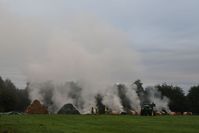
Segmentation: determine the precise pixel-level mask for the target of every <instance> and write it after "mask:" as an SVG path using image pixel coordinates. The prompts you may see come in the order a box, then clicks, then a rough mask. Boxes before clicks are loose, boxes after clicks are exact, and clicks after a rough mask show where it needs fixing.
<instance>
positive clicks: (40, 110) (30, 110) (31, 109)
mask: <svg viewBox="0 0 199 133" xmlns="http://www.w3.org/2000/svg"><path fill="white" fill-rule="evenodd" d="M25 113H27V114H48V109H47V107H45V106H44V105H42V104H41V103H40V101H39V100H34V101H33V103H32V104H31V105H29V106H28V107H27V108H26V110H25Z"/></svg>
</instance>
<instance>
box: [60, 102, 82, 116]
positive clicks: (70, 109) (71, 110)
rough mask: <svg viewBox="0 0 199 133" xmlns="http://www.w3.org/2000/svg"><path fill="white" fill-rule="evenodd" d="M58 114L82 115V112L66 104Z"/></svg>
mask: <svg viewBox="0 0 199 133" xmlns="http://www.w3.org/2000/svg"><path fill="white" fill-rule="evenodd" d="M57 114H78V115H79V114H80V112H79V111H78V110H77V109H76V108H75V107H74V106H73V105H72V104H70V103H69V104H65V105H64V106H63V107H62V108H61V109H60V110H59V111H58V112H57Z"/></svg>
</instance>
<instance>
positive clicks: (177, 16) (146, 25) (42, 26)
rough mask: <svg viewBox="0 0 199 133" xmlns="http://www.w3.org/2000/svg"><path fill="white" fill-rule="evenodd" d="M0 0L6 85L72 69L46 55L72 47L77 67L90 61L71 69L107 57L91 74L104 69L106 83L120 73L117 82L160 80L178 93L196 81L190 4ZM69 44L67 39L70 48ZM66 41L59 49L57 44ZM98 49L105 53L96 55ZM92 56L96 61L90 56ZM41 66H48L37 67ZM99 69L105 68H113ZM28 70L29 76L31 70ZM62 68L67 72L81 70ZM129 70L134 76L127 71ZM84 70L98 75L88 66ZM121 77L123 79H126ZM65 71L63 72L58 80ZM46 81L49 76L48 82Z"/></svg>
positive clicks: (197, 19)
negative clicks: (106, 74) (176, 89)
mask: <svg viewBox="0 0 199 133" xmlns="http://www.w3.org/2000/svg"><path fill="white" fill-rule="evenodd" d="M0 1H1V2H0V60H1V63H0V75H1V76H3V78H10V79H12V80H13V81H14V83H16V85H17V86H18V87H19V88H23V87H24V86H25V83H26V81H27V80H29V79H30V77H31V74H32V75H34V74H35V73H39V74H35V75H37V76H36V77H38V76H39V77H40V76H42V75H45V74H46V73H49V71H56V70H57V69H60V70H62V68H60V67H53V68H51V69H50V70H49V71H45V70H46V68H48V66H53V65H55V64H56V65H58V66H59V65H60V66H66V67H65V69H66V68H67V66H68V64H67V63H69V64H71V63H74V62H73V61H68V60H70V59H68V58H64V59H65V60H62V59H61V58H60V57H59V56H57V55H59V54H60V56H61V53H60V52H57V53H56V52H52V51H53V50H57V51H60V49H65V48H66V49H67V50H66V52H67V53H70V51H73V50H74V51H76V48H77V49H78V50H79V53H81V52H82V54H79V55H78V54H77V57H76V56H75V58H80V61H79V60H77V61H78V62H81V61H82V62H86V61H88V62H90V64H89V63H88V64H85V63H78V65H80V66H81V65H82V66H83V67H88V66H90V65H91V66H92V63H94V64H96V61H94V60H97V59H102V60H103V59H105V58H104V57H103V55H104V56H105V55H106V54H107V56H108V59H107V60H106V61H104V60H103V61H102V62H101V63H104V65H101V66H100V68H98V69H99V70H104V71H105V72H106V73H109V70H110V71H111V73H110V74H109V76H110V75H111V76H110V77H111V78H112V77H114V76H120V75H121V77H120V78H118V79H120V80H121V81H124V82H125V81H130V79H132V80H135V79H141V80H142V81H143V82H144V84H145V85H155V84H158V83H164V82H167V83H169V84H173V85H179V86H181V87H183V88H184V89H188V88H189V87H190V86H192V85H196V84H198V83H199V52H198V51H199V8H198V6H199V1H198V0H0ZM71 27H72V28H71ZM88 29H89V30H88ZM96 32H97V33H96ZM98 32H100V33H98ZM93 34H95V35H93ZM55 36H56V37H55ZM57 36H58V37H57ZM60 36H61V37H60ZM69 36H70V37H69ZM121 36H122V37H121ZM66 38H70V39H66ZM71 38H72V39H71ZM62 39H63V41H60V40H62ZM88 39H90V40H89V41H88ZM69 40H70V41H71V40H73V41H72V43H70V41H69ZM74 40H75V42H77V40H78V44H77V45H76V43H75V44H73V43H74ZM59 41H60V44H59ZM52 43H53V44H52ZM54 43H55V44H56V45H55V44H54ZM66 43H67V47H66V46H62V45H65V44H66ZM69 43H70V44H69ZM85 43H86V44H85ZM110 43H112V44H110ZM117 43H118V45H117ZM61 44H62V45H61ZM121 44H124V46H123V45H121ZM70 45H71V46H70ZM72 45H73V46H72ZM74 45H75V46H77V47H74ZM57 47H59V49H57ZM116 47H117V48H116ZM49 49H50V50H49ZM52 49H53V50H52ZM70 49H71V50H70ZM82 49H86V50H85V51H83V50H82ZM109 49H112V50H109ZM121 49H122V50H121ZM126 49H128V50H126ZM78 50H77V51H78ZM100 50H101V51H106V50H107V51H109V52H110V53H109V52H107V53H106V52H105V53H106V54H104V53H103V52H101V53H100V54H99V51H100ZM120 50H121V51H120ZM49 51H50V52H49ZM77 53H78V52H77ZM83 53H84V54H83ZM88 53H89V54H88ZM116 53H117V54H118V55H122V56H118V55H117V54H116ZM131 53H133V54H131ZM54 54H55V55H54ZM56 54H57V55H56ZM69 55H70V56H71V55H73V53H71V54H69ZM82 55H84V56H83V57H82ZM95 55H97V56H96V58H93V56H95ZM99 55H100V56H99ZM64 56H66V55H65V54H64ZM73 57H74V55H73ZM109 57H110V58H109ZM88 58H89V59H88ZM126 58H129V59H128V60H126ZM58 59H60V60H61V61H57V60H58ZM87 59H88V60H87ZM117 59H118V60H117ZM52 60H56V61H52ZM113 60H116V61H118V62H121V63H123V64H122V66H120V67H115V66H118V63H116V61H113ZM124 60H125V61H124ZM48 61H50V62H51V63H49V64H48V63H43V62H48ZM62 62H67V63H66V64H62ZM99 62H100V61H99ZM107 62H108V63H107ZM110 62H111V63H110ZM129 62H130V63H129ZM131 62H133V63H131ZM107 65H113V66H112V68H115V69H114V70H112V69H110V66H109V67H107ZM114 65H115V66H114ZM125 65H126V66H125ZM127 65H128V66H127ZM35 66H36V68H37V70H32V69H35ZM38 66H39V67H38ZM94 66H95V65H94ZM96 66H99V64H98V65H96ZM96 66H95V67H96ZM70 67H71V69H70V71H77V70H81V71H84V70H87V69H86V68H85V69H82V68H79V67H77V68H76V67H75V69H74V68H73V67H74V66H70ZM70 67H69V68H70ZM39 68H42V69H41V70H40V69H39ZM72 68H73V69H72ZM131 68H132V69H134V70H132V71H131ZM38 69H39V70H38ZM43 69H44V70H43ZM89 69H91V70H93V71H97V70H98V69H93V67H89ZM120 70H121V71H120ZM43 71H45V72H44V73H42V72H43ZM128 71H130V74H126V73H128ZM91 72H92V71H91ZM58 73H61V72H58ZM68 73H70V72H69V71H65V72H63V74H65V75H67V74H68ZM112 73H119V74H118V75H114V74H112ZM81 74H86V75H87V74H88V73H81ZM125 74H126V77H125ZM53 75H56V74H54V73H52V74H51V75H49V76H53ZM58 75H59V74H57V76H58ZM68 75H70V76H69V77H72V78H71V80H73V79H75V78H83V77H82V76H79V75H78V74H76V73H70V74H68ZM77 75H78V76H77ZM46 76H47V75H46ZM58 77H60V78H64V76H60V75H59V76H58ZM96 78H97V77H96ZM47 79H48V78H47ZM66 79H67V80H70V78H66ZM118 79H114V81H115V80H118Z"/></svg>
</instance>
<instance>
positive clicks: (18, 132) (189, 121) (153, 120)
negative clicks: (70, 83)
mask: <svg viewBox="0 0 199 133" xmlns="http://www.w3.org/2000/svg"><path fill="white" fill-rule="evenodd" d="M0 132H1V133H199V116H175V117H174V116H155V117H142V116H109V115H107V116H105V115H104V116H103V115H102V116H92V115H79V116H78V115H1V116H0Z"/></svg>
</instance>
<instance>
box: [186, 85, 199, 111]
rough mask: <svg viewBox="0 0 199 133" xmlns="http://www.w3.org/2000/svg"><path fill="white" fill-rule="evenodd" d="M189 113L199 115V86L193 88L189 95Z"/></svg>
mask: <svg viewBox="0 0 199 133" xmlns="http://www.w3.org/2000/svg"><path fill="white" fill-rule="evenodd" d="M187 100H188V104H189V105H188V107H189V111H191V112H193V113H194V114H199V85H198V86H193V87H191V89H190V90H189V93H188V95H187Z"/></svg>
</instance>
